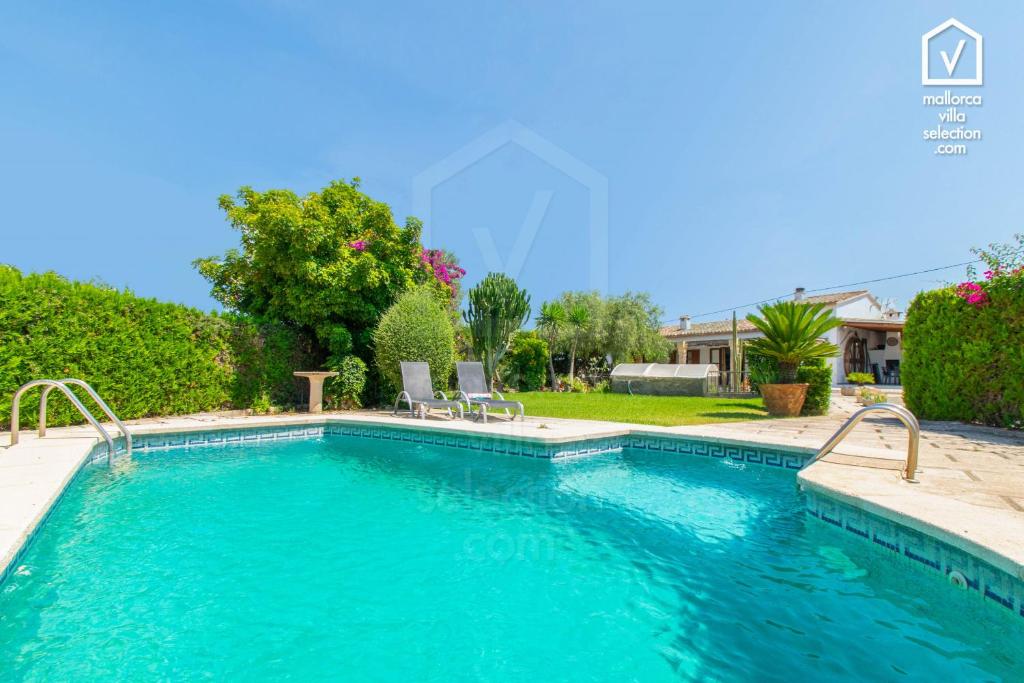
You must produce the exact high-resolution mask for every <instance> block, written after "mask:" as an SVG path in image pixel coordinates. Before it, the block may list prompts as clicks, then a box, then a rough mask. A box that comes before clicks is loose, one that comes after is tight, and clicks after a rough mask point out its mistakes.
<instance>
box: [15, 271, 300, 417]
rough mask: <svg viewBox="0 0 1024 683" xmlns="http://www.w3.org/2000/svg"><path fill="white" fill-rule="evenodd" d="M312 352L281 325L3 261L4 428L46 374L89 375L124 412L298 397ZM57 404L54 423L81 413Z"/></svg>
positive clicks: (34, 400) (31, 402)
mask: <svg viewBox="0 0 1024 683" xmlns="http://www.w3.org/2000/svg"><path fill="white" fill-rule="evenodd" d="M311 354H312V350H311V346H310V344H309V343H308V342H306V341H305V340H304V339H302V338H301V337H300V336H299V335H297V334H296V333H295V332H293V331H292V330H290V329H288V328H285V327H282V326H277V325H263V326H260V325H256V324H255V323H253V322H250V321H248V320H245V319H242V318H239V317H236V316H222V315H211V314H206V313H203V312H202V311H199V310H196V309H193V308H188V307H186V306H181V305H178V304H171V303H163V302H159V301H156V300H155V299H146V298H142V297H138V296H135V295H134V294H132V293H131V292H129V291H121V290H117V289H114V288H112V287H107V286H103V285H97V284H87V283H81V282H71V281H69V280H67V279H65V278H63V277H61V276H59V275H57V274H55V273H42V274H31V275H24V276H23V275H22V274H21V273H20V272H19V271H18V270H17V269H15V268H13V267H10V266H3V265H0V427H2V428H7V427H9V426H10V412H11V398H12V395H13V393H14V391H15V390H16V389H17V388H18V387H19V386H20V385H21V384H23V383H25V382H27V381H29V380H32V379H40V378H49V379H60V378H62V377H78V378H81V379H84V380H85V381H86V382H88V383H89V384H91V385H92V386H93V387H94V388H95V389H96V391H97V392H99V394H100V395H101V396H102V397H103V398H104V399H105V400H106V401H107V403H108V404H110V406H111V408H113V410H114V412H116V413H117V414H118V416H119V417H121V418H122V419H126V420H127V419H132V418H138V417H145V416H150V415H175V414H185V413H193V412H197V411H204V410H219V409H228V408H248V407H252V406H253V405H256V406H263V407H266V406H269V405H285V406H288V405H293V404H295V403H296V402H297V401H298V400H301V393H300V390H301V387H300V386H299V385H298V384H297V382H296V378H295V377H293V376H292V372H293V371H294V370H296V369H299V368H310V367H319V366H320V362H319V361H318V360H317V359H315V358H313V357H312V356H311ZM38 391H39V390H34V391H32V392H29V393H28V394H26V396H25V398H24V399H23V400H22V408H21V426H22V427H23V428H25V427H27V426H33V425H35V424H36V419H37V415H36V413H37V409H38V397H39V394H38ZM83 396H84V395H83ZM84 402H85V403H86V405H87V406H88V405H89V401H88V400H87V397H85V400H84ZM50 406H51V407H50V409H49V411H48V413H49V415H48V420H47V423H48V424H49V425H66V424H74V423H79V422H82V419H81V417H80V416H79V415H78V413H77V411H75V409H74V408H73V407H72V406H71V405H70V404H69V403H68V402H67V401H66V400H64V399H62V398H58V397H57V396H56V394H54V398H53V399H52V400H51V402H50Z"/></svg>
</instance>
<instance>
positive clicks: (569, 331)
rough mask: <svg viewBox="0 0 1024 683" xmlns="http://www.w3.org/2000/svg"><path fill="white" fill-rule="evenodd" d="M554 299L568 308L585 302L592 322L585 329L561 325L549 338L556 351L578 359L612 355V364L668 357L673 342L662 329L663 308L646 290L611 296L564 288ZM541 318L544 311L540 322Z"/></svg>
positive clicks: (568, 309) (584, 305)
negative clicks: (662, 333)
mask: <svg viewBox="0 0 1024 683" xmlns="http://www.w3.org/2000/svg"><path fill="white" fill-rule="evenodd" d="M551 303H557V304H558V305H559V306H560V307H561V308H562V309H563V310H565V311H571V310H572V309H573V308H575V307H578V306H582V307H584V308H586V310H587V312H588V314H589V322H588V324H587V325H586V326H585V327H584V328H582V329H580V328H574V327H572V326H570V325H568V324H562V325H560V326H558V328H557V334H556V335H555V337H554V338H549V340H548V345H549V347H551V349H552V351H554V352H559V353H564V354H565V355H566V356H567V357H568V356H570V355H571V356H573V357H574V358H575V359H578V360H583V359H588V358H601V359H604V358H606V357H608V356H611V358H612V363H613V364H617V363H628V362H632V361H637V360H646V361H650V362H664V361H666V360H668V355H669V352H670V351H671V348H672V345H671V343H669V342H668V341H667V340H666V339H665V338H664V337H662V336H661V333H660V331H659V330H660V326H661V322H660V321H661V317H662V310H661V309H660V308H659V307H658V306H656V305H654V303H653V302H652V301H651V298H650V295H648V294H647V293H645V292H626V293H625V294H622V295H620V296H611V297H602V296H601V295H600V294H599V293H597V292H565V293H563V294H562V295H561V297H559V298H558V299H557V300H556V301H554V302H551ZM542 310H543V309H542ZM567 315H568V314H566V316H567ZM542 319H543V315H542V316H541V318H540V319H538V326H540V325H541V322H542ZM574 343H575V351H573V344H574ZM573 369H574V370H575V367H574V368H573Z"/></svg>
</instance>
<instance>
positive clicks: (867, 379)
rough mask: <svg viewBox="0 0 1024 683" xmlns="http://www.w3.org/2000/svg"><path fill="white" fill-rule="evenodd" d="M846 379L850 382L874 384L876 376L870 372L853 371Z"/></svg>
mask: <svg viewBox="0 0 1024 683" xmlns="http://www.w3.org/2000/svg"><path fill="white" fill-rule="evenodd" d="M846 381H847V382H849V383H850V384H874V383H875V376H874V375H872V374H871V373H870V372H851V373H850V374H848V375H847V376H846Z"/></svg>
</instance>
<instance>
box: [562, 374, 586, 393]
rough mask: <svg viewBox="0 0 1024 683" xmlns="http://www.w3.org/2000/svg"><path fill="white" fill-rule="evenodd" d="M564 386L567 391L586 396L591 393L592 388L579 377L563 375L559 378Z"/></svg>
mask: <svg viewBox="0 0 1024 683" xmlns="http://www.w3.org/2000/svg"><path fill="white" fill-rule="evenodd" d="M558 379H559V380H560V381H561V383H562V386H563V387H564V388H565V390H566V391H574V392H576V393H578V394H585V393H587V392H588V391H590V387H589V386H588V385H587V383H586V382H584V381H583V380H582V379H581V378H579V377H569V375H562V376H561V377H559V378H558Z"/></svg>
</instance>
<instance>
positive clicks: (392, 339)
mask: <svg viewBox="0 0 1024 683" xmlns="http://www.w3.org/2000/svg"><path fill="white" fill-rule="evenodd" d="M373 344H374V353H375V355H376V361H377V368H378V370H379V371H380V374H381V377H382V378H383V379H384V381H385V383H386V385H387V386H385V387H384V388H383V391H384V396H388V395H390V397H391V398H392V400H393V399H394V396H395V395H396V394H397V393H398V391H400V390H401V387H402V368H401V365H400V363H401V362H402V361H426V362H427V363H429V364H430V376H431V378H432V380H433V382H434V387H435V388H437V389H442V390H444V389H447V388H448V380H449V378H450V377H451V374H452V369H453V368H454V367H455V330H454V328H453V326H452V320H451V317H450V316H449V315H448V312H447V311H446V310H445V309H444V307H443V306H442V305H441V304H440V303H439V302H438V300H437V297H436V296H435V294H434V292H432V291H431V290H430V289H428V288H426V287H418V288H416V289H412V290H409V291H408V292H406V293H405V294H402V295H401V296H400V297H399V298H398V301H396V302H395V303H394V305H393V306H391V308H389V309H388V310H387V311H386V312H385V313H384V315H383V316H382V317H381V319H380V324H379V325H378V326H377V329H376V331H375V332H374V334H373Z"/></svg>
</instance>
